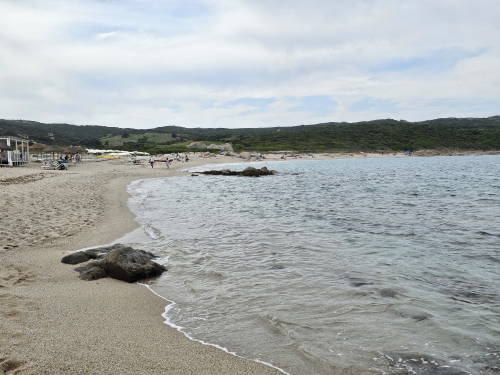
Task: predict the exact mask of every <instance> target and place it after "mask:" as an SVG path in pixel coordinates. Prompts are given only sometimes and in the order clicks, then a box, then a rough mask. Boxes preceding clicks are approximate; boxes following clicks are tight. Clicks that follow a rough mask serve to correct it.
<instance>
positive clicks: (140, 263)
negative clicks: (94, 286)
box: [102, 247, 166, 283]
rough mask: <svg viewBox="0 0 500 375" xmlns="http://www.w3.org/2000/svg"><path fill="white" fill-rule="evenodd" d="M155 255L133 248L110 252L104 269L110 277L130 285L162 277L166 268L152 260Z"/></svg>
mask: <svg viewBox="0 0 500 375" xmlns="http://www.w3.org/2000/svg"><path fill="white" fill-rule="evenodd" d="M153 258H154V255H152V254H151V253H148V252H146V251H143V250H134V249H132V248H131V247H122V248H118V249H114V250H112V251H110V252H109V253H108V254H107V255H106V256H105V257H104V258H103V260H102V268H103V269H104V270H105V271H106V273H107V274H108V276H110V277H113V278H115V279H118V280H123V281H127V282H129V283H132V282H135V281H137V280H141V279H147V278H150V277H154V276H158V275H161V274H162V273H163V272H165V271H166V268H165V267H164V266H162V265H160V264H158V263H155V262H153V261H152V260H151V259H153Z"/></svg>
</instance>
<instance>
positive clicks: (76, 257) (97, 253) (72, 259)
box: [61, 244, 124, 264]
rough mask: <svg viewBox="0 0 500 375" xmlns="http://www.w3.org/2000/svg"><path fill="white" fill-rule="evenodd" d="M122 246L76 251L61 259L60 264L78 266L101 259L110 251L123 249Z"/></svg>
mask: <svg viewBox="0 0 500 375" xmlns="http://www.w3.org/2000/svg"><path fill="white" fill-rule="evenodd" d="M123 247H124V245H122V244H116V245H112V246H106V247H98V248H96V249H89V250H82V251H77V252H75V253H71V254H68V255H66V256H64V257H63V258H62V259H61V262H62V263H66V264H79V263H83V262H87V261H89V260H91V259H101V258H102V257H104V255H106V254H107V253H109V252H110V251H111V250H114V249H119V248H123Z"/></svg>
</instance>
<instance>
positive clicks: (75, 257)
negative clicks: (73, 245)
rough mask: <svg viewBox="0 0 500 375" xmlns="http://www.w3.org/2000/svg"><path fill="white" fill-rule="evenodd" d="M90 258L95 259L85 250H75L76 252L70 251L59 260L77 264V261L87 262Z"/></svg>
mask: <svg viewBox="0 0 500 375" xmlns="http://www.w3.org/2000/svg"><path fill="white" fill-rule="evenodd" d="M90 259H95V258H92V257H91V256H90V255H89V254H87V253H86V252H85V251H77V252H76V253H72V254H68V255H66V256H64V257H63V258H62V259H61V262H62V263H66V264H78V263H83V262H87V261H89V260H90Z"/></svg>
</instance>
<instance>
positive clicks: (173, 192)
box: [129, 156, 500, 374]
mask: <svg viewBox="0 0 500 375" xmlns="http://www.w3.org/2000/svg"><path fill="white" fill-rule="evenodd" d="M255 165H256V166H263V165H266V166H268V167H270V168H272V169H276V170H278V171H279V172H280V173H279V174H278V175H276V176H270V177H261V178H243V177H222V176H199V177H191V176H186V177H175V178H164V179H149V180H141V181H138V182H135V183H133V184H132V185H130V187H129V190H130V192H131V193H132V198H131V200H130V207H131V208H132V210H133V211H134V212H135V213H136V214H137V215H138V219H139V221H140V222H141V223H142V224H143V228H144V230H145V232H146V233H148V239H146V237H142V238H140V237H136V238H135V241H136V242H140V244H139V245H140V247H142V248H144V249H146V250H152V251H155V252H156V253H157V254H159V255H160V256H162V257H163V258H164V260H165V261H166V262H167V266H168V268H169V270H168V272H167V273H166V274H164V275H163V276H162V277H161V278H160V279H158V280H157V281H155V282H154V284H153V289H154V290H155V291H156V292H158V293H159V294H161V295H163V296H165V297H167V298H169V299H171V300H174V301H175V302H176V305H175V306H174V307H173V308H172V309H171V310H170V311H169V318H170V319H171V321H172V322H173V323H175V324H177V325H179V326H182V327H184V328H185V331H186V332H188V333H189V334H190V335H191V336H193V337H196V338H198V339H201V340H205V341H208V342H212V343H215V344H219V345H222V346H224V347H226V348H228V349H229V350H232V351H235V352H236V353H238V354H240V355H243V356H245V357H248V358H257V359H260V360H263V361H267V362H270V363H273V364H274V365H276V366H278V367H280V368H282V369H284V370H285V371H287V372H289V373H291V374H377V373H389V374H467V373H470V374H498V373H499V372H500V355H499V350H500V344H499V342H500V297H499V290H500V179H499V176H500V157H499V156H473V157H432V158H380V159H376V158H373V159H339V160H331V161H291V162H274V163H264V164H255ZM218 168H227V166H225V167H223V166H219V167H218ZM232 168H233V169H236V168H237V169H241V168H243V165H240V166H237V167H236V166H233V167H232ZM130 241H131V242H133V241H132V240H130Z"/></svg>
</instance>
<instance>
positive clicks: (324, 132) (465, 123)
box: [0, 116, 500, 153]
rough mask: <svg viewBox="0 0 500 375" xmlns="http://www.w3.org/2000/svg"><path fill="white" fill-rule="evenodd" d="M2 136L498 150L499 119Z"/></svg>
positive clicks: (3, 130) (29, 128)
mask: <svg viewBox="0 0 500 375" xmlns="http://www.w3.org/2000/svg"><path fill="white" fill-rule="evenodd" d="M2 135H14V136H19V137H26V138H29V139H31V140H33V141H35V142H41V143H47V144H59V145H77V144H79V145H82V146H87V147H96V148H99V147H101V148H102V147H105V148H114V149H124V150H140V151H148V152H153V153H156V152H158V153H160V152H168V151H183V150H185V149H186V145H187V144H188V143H189V142H192V141H207V142H230V143H232V144H233V146H234V148H235V150H237V151H243V150H255V151H277V150H294V151H311V152H314V151H321V152H336V151H386V150H387V151H401V150H419V149H442V148H455V149H460V150H499V149H500V116H494V117H488V118H443V119H436V120H430V121H422V122H408V121H396V120H391V119H387V120H375V121H365V122H357V123H346V122H342V123H335V122H331V123H324V124H316V125H300V126H291V127H272V128H247V129H224V128H216V129H215V128H184V127H179V126H164V127H157V128H153V129H147V130H143V129H124V128H118V127H107V126H97V125H81V126H77V125H70V124H45V123H39V122H35V121H23V120H0V136H2Z"/></svg>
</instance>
